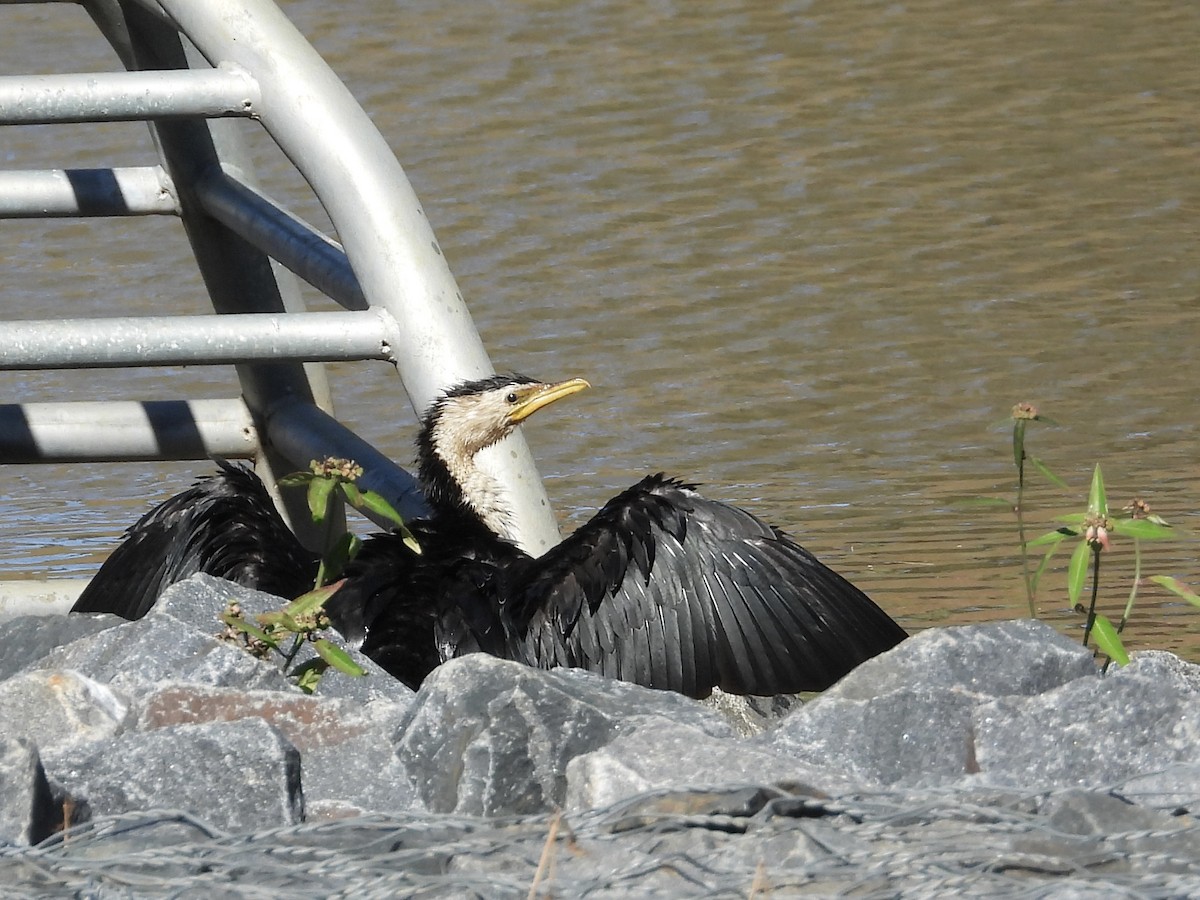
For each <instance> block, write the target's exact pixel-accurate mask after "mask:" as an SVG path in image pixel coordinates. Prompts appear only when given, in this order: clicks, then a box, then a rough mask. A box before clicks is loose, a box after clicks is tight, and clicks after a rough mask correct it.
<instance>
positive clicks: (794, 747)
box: [752, 687, 979, 787]
mask: <svg viewBox="0 0 1200 900" xmlns="http://www.w3.org/2000/svg"><path fill="white" fill-rule="evenodd" d="M978 702H979V701H978V698H976V697H975V696H974V695H972V694H969V693H966V692H964V691H957V690H947V689H944V688H935V689H924V688H920V687H913V688H900V689H897V690H893V691H891V692H889V693H886V694H882V695H880V696H878V697H874V698H872V699H869V700H858V699H849V700H848V699H844V698H841V697H831V698H825V697H821V698H818V699H817V700H816V701H814V702H812V703H809V704H807V705H806V706H805V707H804V708H803V709H802V710H800V711H799V712H797V713H795V714H793V715H792V716H791V717H789V718H788V719H786V720H784V722H783V723H781V724H780V726H779V727H778V728H776V729H775V730H774V731H772V732H769V733H768V734H766V735H764V736H763V737H762V738H759V739H757V740H755V741H753V742H752V743H753V744H756V745H758V746H759V747H760V748H761V749H763V750H766V751H770V752H775V753H782V754H786V755H788V756H790V757H791V758H792V759H794V760H796V761H797V763H803V764H805V765H807V766H809V767H812V768H816V769H826V770H829V771H831V772H837V773H840V775H841V777H842V778H843V779H849V780H851V781H855V782H858V784H859V785H860V786H864V787H874V786H878V785H889V784H894V783H897V782H906V783H939V782H943V781H949V780H953V779H955V778H958V777H960V776H962V775H965V774H967V773H968V772H971V771H974V763H973V760H972V758H971V713H972V710H974V708H975V706H976V705H977V704H978Z"/></svg>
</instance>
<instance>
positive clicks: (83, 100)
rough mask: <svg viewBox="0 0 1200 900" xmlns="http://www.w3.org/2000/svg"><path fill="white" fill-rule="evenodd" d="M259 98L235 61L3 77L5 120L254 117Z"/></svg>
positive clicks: (0, 93) (0, 96) (1, 119)
mask: <svg viewBox="0 0 1200 900" xmlns="http://www.w3.org/2000/svg"><path fill="white" fill-rule="evenodd" d="M259 103H260V94H259V90H258V85H257V83H256V82H255V80H254V78H252V77H251V75H250V73H249V72H247V71H246V70H245V69H244V68H242V67H240V66H237V65H234V64H232V63H228V64H222V65H221V66H219V67H217V68H214V69H196V70H186V69H185V70H167V71H157V72H95V73H87V74H70V75H5V76H0V125H46V124H51V123H56V122H129V121H141V120H145V119H167V118H178V117H182V116H202V117H205V118H219V117H222V116H253V115H255V113H256V110H257V108H258V105H259Z"/></svg>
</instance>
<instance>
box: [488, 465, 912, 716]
mask: <svg viewBox="0 0 1200 900" xmlns="http://www.w3.org/2000/svg"><path fill="white" fill-rule="evenodd" d="M501 584H502V590H501V596H503V598H504V601H503V602H504V606H505V608H506V609H505V613H506V615H505V618H506V619H507V620H508V622H509V624H510V626H511V627H510V631H511V634H512V636H513V637H512V643H513V646H511V647H510V648H509V651H508V652H509V655H512V656H514V657H516V658H519V659H523V660H524V661H525V662H527V663H529V664H531V665H537V666H556V665H559V666H576V667H581V668H586V669H591V670H593V671H598V672H601V673H603V674H605V675H609V676H612V677H614V678H620V679H623V680H626V681H633V682H637V683H640V684H644V685H647V686H650V687H655V688H666V689H670V690H674V691H679V692H681V693H684V694H688V695H691V696H697V697H703V696H706V695H707V694H708V693H709V692H710V691H711V689H712V688H713V687H714V686H717V687H720V688H721V689H722V690H726V691H729V692H731V693H741V694H776V693H792V692H797V691H808V690H822V689H824V688H826V687H828V686H829V685H830V684H832V683H833V682H834V681H836V680H837V679H838V678H840V677H841V676H843V675H844V674H846V673H847V672H849V671H850V670H851V669H852V668H854V667H855V666H856V665H858V664H859V663H861V662H863V661H864V660H866V659H868V658H870V657H872V656H874V655H876V654H878V653H880V652H882V651H884V650H886V649H888V648H890V647H892V646H894V645H895V644H897V643H899V642H900V641H901V640H903V639H904V637H905V633H904V631H903V630H902V629H901V628H900V626H898V625H897V624H896V623H895V622H893V621H892V619H891V618H889V617H888V615H887V614H886V613H884V612H883V611H882V610H881V609H880V608H879V607H878V606H876V605H875V604H874V603H873V602H872V601H871V600H870V598H868V597H867V596H866V595H865V594H864V593H862V591H860V590H858V588H856V587H854V585H852V584H850V583H849V582H848V581H846V580H845V579H844V578H842V577H841V576H840V575H838V574H837V573H835V572H833V571H832V570H831V569H829V568H827V567H826V566H824V565H822V564H821V563H820V562H819V561H818V560H817V559H816V558H815V557H814V556H813V555H812V554H811V553H809V552H808V551H807V550H805V549H804V548H803V547H801V546H800V545H798V544H797V543H795V542H794V541H792V540H791V539H790V538H788V537H787V536H786V535H784V534H782V533H781V532H779V531H778V530H776V529H774V528H772V527H771V526H769V525H767V524H765V523H763V522H761V521H760V520H758V519H756V518H755V517H754V516H752V515H750V514H749V513H747V512H745V511H744V510H740V509H738V508H736V507H733V506H729V505H727V504H724V503H719V502H715V501H712V500H706V499H705V498H703V497H702V496H700V494H698V493H697V492H696V491H695V490H694V489H693V488H692V487H691V486H689V485H684V484H682V483H679V482H677V481H674V480H671V479H667V478H664V477H663V476H661V475H657V476H650V477H648V478H646V479H644V480H643V481H641V482H640V483H639V484H637V485H635V486H634V487H632V488H630V489H629V490H627V491H625V492H624V493H622V494H621V495H619V496H618V497H616V498H614V499H613V500H612V501H610V502H609V503H608V504H607V505H606V506H605V507H604V508H603V509H602V510H600V512H599V513H597V514H596V516H595V517H594V518H593V519H592V520H591V521H590V522H588V523H587V524H586V525H584V526H583V527H582V528H581V529H579V530H578V531H577V532H576V533H575V534H573V535H572V536H571V537H570V538H568V539H567V540H565V541H564V542H563V543H562V544H560V545H559V546H558V547H555V548H554V549H552V550H550V551H549V552H548V553H547V554H545V555H544V556H542V557H540V558H538V559H536V560H525V561H521V562H520V563H518V564H515V565H511V566H509V567H507V569H506V570H505V571H504V572H503V574H502V582H501Z"/></svg>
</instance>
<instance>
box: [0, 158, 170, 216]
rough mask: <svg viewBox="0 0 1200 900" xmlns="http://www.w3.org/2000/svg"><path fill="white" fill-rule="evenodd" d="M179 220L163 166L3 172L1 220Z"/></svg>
mask: <svg viewBox="0 0 1200 900" xmlns="http://www.w3.org/2000/svg"><path fill="white" fill-rule="evenodd" d="M178 214H179V203H178V202H177V201H176V199H175V192H174V188H173V187H172V185H171V178H170V176H169V175H167V173H166V172H164V171H163V169H162V166H137V167H131V168H118V169H44V170H39V171H19V170H9V171H0V218H5V219H29V218H39V219H40V218H49V217H52V216H169V215H178Z"/></svg>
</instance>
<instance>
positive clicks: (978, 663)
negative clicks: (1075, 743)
mask: <svg viewBox="0 0 1200 900" xmlns="http://www.w3.org/2000/svg"><path fill="white" fill-rule="evenodd" d="M1097 671H1098V670H1097V668H1096V663H1095V661H1094V660H1093V659H1092V654H1091V651H1089V650H1087V649H1085V648H1084V647H1083V646H1082V645H1080V644H1079V643H1077V642H1075V641H1072V640H1070V639H1068V638H1066V637H1064V636H1063V635H1061V634H1059V633H1058V632H1057V631H1055V630H1054V629H1053V628H1051V627H1050V626H1049V625H1047V624H1046V623H1045V622H1037V621H1033V620H1030V619H1018V620H1015V621H1009V622H992V623H988V624H985V625H962V626H957V627H954V628H931V629H929V630H928V631H923V632H921V633H920V634H916V635H913V636H912V637H910V638H908V639H907V640H906V641H904V642H902V643H900V644H899V645H897V646H896V647H893V648H892V649H891V650H889V651H888V652H887V653H883V654H881V655H879V656H877V657H875V658H874V659H869V660H867V661H866V662H865V663H863V664H862V665H861V666H859V667H858V668H856V669H855V670H854V671H853V672H851V673H850V674H849V675H847V676H846V677H845V678H843V679H842V680H841V681H839V682H838V683H837V684H835V685H834V686H833V687H832V688H830V689H829V690H828V691H826V692H825V693H824V694H822V695H821V698H820V699H821V701H822V702H826V701H828V700H829V699H831V698H837V699H843V700H869V699H871V698H873V697H878V696H880V695H883V694H887V693H889V692H891V691H894V690H897V689H900V688H919V689H922V690H933V689H937V688H945V689H956V690H960V691H967V692H970V693H972V694H976V695H980V696H985V697H1005V696H1008V695H1010V694H1022V695H1026V696H1031V695H1033V694H1040V693H1043V692H1044V691H1048V690H1050V689H1051V688H1056V687H1058V686H1059V685H1061V684H1066V683H1067V682H1069V681H1073V680H1075V679H1076V678H1083V677H1085V676H1088V675H1095V674H1097Z"/></svg>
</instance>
